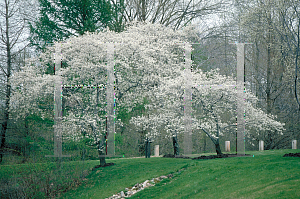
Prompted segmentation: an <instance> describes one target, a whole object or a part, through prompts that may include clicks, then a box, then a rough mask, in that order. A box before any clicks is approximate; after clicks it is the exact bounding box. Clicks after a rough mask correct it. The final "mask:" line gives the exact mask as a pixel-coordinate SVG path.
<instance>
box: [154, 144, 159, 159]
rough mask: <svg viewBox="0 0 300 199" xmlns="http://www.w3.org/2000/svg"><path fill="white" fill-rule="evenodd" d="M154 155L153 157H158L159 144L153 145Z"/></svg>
mask: <svg viewBox="0 0 300 199" xmlns="http://www.w3.org/2000/svg"><path fill="white" fill-rule="evenodd" d="M154 154H155V155H154V156H155V157H159V145H155V147H154Z"/></svg>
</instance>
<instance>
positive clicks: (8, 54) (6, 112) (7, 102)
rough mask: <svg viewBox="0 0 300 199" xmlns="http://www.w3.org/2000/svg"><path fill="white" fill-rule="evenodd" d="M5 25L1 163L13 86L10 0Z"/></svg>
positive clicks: (6, 5)
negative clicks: (11, 84) (11, 77)
mask: <svg viewBox="0 0 300 199" xmlns="http://www.w3.org/2000/svg"><path fill="white" fill-rule="evenodd" d="M5 11H6V12H5V25H6V32H5V37H6V43H5V47H6V61H7V75H6V78H7V79H6V80H7V84H6V95H5V97H6V99H5V109H4V121H3V123H2V128H1V139H0V151H1V152H0V163H1V162H2V156H3V150H4V147H5V138H6V137H5V136H6V130H7V123H8V118H9V110H8V109H9V105H10V92H11V86H10V82H9V78H10V75H11V43H10V35H9V21H8V19H9V16H8V2H7V1H5ZM2 36H3V35H2Z"/></svg>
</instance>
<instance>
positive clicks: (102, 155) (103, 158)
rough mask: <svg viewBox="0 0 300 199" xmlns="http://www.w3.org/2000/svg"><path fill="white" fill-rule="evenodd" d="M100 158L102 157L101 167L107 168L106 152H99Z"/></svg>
mask: <svg viewBox="0 0 300 199" xmlns="http://www.w3.org/2000/svg"><path fill="white" fill-rule="evenodd" d="M99 157H100V166H102V167H103V166H105V165H106V161H105V153H104V151H99Z"/></svg>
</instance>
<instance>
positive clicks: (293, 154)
mask: <svg viewBox="0 0 300 199" xmlns="http://www.w3.org/2000/svg"><path fill="white" fill-rule="evenodd" d="M283 157H299V158H300V153H287V154H284V156H283Z"/></svg>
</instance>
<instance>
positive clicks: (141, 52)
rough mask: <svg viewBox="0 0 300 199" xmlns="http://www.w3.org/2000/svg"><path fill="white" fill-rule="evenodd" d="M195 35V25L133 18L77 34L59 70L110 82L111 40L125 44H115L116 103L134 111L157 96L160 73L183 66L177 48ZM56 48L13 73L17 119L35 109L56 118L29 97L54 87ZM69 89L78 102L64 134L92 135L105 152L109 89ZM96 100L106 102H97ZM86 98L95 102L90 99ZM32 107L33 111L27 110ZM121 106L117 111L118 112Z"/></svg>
mask: <svg viewBox="0 0 300 199" xmlns="http://www.w3.org/2000/svg"><path fill="white" fill-rule="evenodd" d="M196 37H197V35H196V34H195V32H193V27H187V28H186V29H184V31H177V32H174V31H173V30H171V29H166V28H164V27H163V26H162V25H153V24H149V23H145V24H144V23H133V24H132V25H131V26H130V27H128V29H126V30H125V31H123V32H121V33H115V32H112V31H109V30H107V29H105V30H104V31H103V32H99V33H87V34H85V35H83V36H80V37H72V38H70V39H68V40H67V41H68V42H67V43H65V44H63V45H62V55H63V60H62V62H63V63H64V65H63V67H62V69H61V73H60V74H61V76H62V78H63V84H73V85H81V84H83V85H99V84H103V85H105V84H106V62H107V61H106V51H107V47H106V43H107V42H112V43H120V45H117V44H116V45H115V75H116V98H117V99H116V103H117V104H118V107H123V108H124V109H127V110H129V111H130V110H131V109H132V108H133V107H136V105H137V104H139V103H141V102H142V100H143V99H145V98H146V99H151V98H152V97H153V95H149V94H150V93H149V92H150V90H153V89H155V88H156V87H157V86H158V85H159V84H161V77H167V76H173V74H174V70H173V69H174V68H172V67H170V66H173V67H175V66H177V67H180V66H181V65H178V64H177V63H178V59H177V55H176V54H175V53H174V52H173V51H174V50H173V49H174V48H177V49H178V48H180V46H178V45H176V43H180V42H182V41H185V40H186V39H188V38H190V39H191V38H192V39H193V38H196ZM53 50H54V48H53V47H49V50H48V51H46V52H45V53H43V54H41V56H40V57H39V58H36V59H35V60H33V62H32V64H29V65H28V66H26V67H24V68H23V71H20V72H19V73H18V74H16V75H15V76H14V79H13V84H14V86H15V87H16V92H15V93H14V101H15V106H12V107H11V108H12V110H14V111H15V112H19V114H18V118H21V117H24V114H25V113H26V112H36V113H37V114H39V115H40V116H41V117H42V118H43V117H44V118H48V117H51V116H50V115H48V114H47V113H46V112H45V111H44V110H42V109H40V107H39V106H38V105H31V103H30V100H32V101H39V100H42V98H41V96H46V95H47V94H48V93H52V91H53V86H52V84H53V81H54V78H55V76H53V75H50V74H45V72H46V71H47V69H48V65H49V64H50V63H51V62H52V58H51V54H52V53H53ZM38 60H40V61H41V63H40V65H41V66H43V67H39V66H37V65H36V64H34V63H35V62H36V61H38ZM149 76H150V77H151V78H149ZM42 79H44V81H42ZM31 82H32V83H31ZM33 82H34V83H33ZM21 84H23V85H21ZM29 84H31V85H32V84H33V85H35V86H32V87H31V89H32V91H29V90H27V88H29V87H28V85H29ZM46 85H48V86H49V87H48V86H46ZM45 89H46V90H45ZM67 93H68V94H69V96H67V95H66V96H65V98H66V99H65V101H68V102H69V104H70V103H71V104H74V105H76V104H77V105H76V106H75V107H74V108H73V110H77V111H75V112H74V113H72V112H69V113H66V115H65V117H64V118H65V123H63V127H62V128H64V129H65V130H64V132H65V133H66V134H65V136H67V137H70V138H74V137H75V138H76V139H79V138H78V137H81V136H82V135H84V136H85V137H89V138H92V139H93V140H94V143H93V144H96V145H97V148H98V151H99V153H103V150H104V141H103V137H104V135H105V128H104V127H105V126H104V124H105V120H104V118H105V112H104V111H103V108H104V105H103V103H105V100H103V99H104V98H103V97H105V93H98V94H99V95H98V94H97V95H96V96H95V95H87V94H86V93H85V92H75V91H73V92H69V91H67ZM84 98H86V99H85V100H84ZM96 98H97V99H96ZM27 99H30V100H29V101H28V100H27ZM101 99H102V100H101ZM72 101H73V102H72ZM96 101H99V104H101V103H102V105H99V104H98V103H96V104H94V103H95V102H96ZM86 102H90V103H92V104H86ZM100 102H101V103H100ZM66 106H67V104H66ZM16 107H18V108H17V109H16ZM29 107H30V108H31V110H28V108H29ZM76 107H77V108H76ZM118 107H117V110H116V114H118ZM78 111H79V112H78ZM68 121H69V123H68ZM74 125H76V126H78V127H80V129H81V133H79V134H78V131H76V128H73V127H74ZM71 129H72V130H71Z"/></svg>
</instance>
